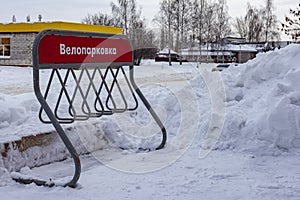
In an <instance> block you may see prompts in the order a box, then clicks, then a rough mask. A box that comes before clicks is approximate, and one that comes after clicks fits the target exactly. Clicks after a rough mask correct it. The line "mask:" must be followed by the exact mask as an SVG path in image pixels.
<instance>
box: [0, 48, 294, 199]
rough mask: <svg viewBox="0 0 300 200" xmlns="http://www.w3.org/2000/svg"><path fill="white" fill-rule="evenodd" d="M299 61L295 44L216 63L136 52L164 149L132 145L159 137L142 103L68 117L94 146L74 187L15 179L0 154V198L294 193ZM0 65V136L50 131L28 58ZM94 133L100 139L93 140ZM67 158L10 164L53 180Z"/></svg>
mask: <svg viewBox="0 0 300 200" xmlns="http://www.w3.org/2000/svg"><path fill="white" fill-rule="evenodd" d="M299 63H300V46H299V45H291V46H288V47H286V48H283V49H281V50H276V51H274V52H269V53H264V54H259V55H258V56H257V58H256V59H254V60H252V61H250V62H248V63H246V64H243V65H238V66H234V65H232V66H230V68H228V69H226V70H224V71H223V72H222V73H219V72H211V68H210V67H209V66H204V65H202V66H199V68H197V66H196V65H195V64H192V63H185V64H184V65H183V66H179V65H178V64H173V66H171V67H168V65H167V64H166V63H153V61H144V62H143V65H142V66H141V67H137V68H136V71H135V75H136V79H137V82H138V85H140V86H141V87H142V91H143V92H144V94H145V96H146V97H147V98H148V100H149V101H150V103H151V104H152V105H153V107H154V109H155V110H156V111H157V113H158V115H159V116H160V117H161V119H162V121H163V122H164V124H165V126H166V128H167V131H168V136H169V138H168V142H167V146H166V147H165V148H164V149H162V150H160V151H151V152H138V153H137V151H136V150H137V149H138V148H139V147H150V148H151V147H154V146H155V144H157V142H159V140H160V135H159V134H155V135H152V134H153V133H157V132H159V130H158V128H157V126H156V124H155V123H153V120H151V117H150V116H149V114H148V113H147V112H146V110H145V108H143V106H140V108H139V109H138V110H137V111H135V112H133V113H126V114H118V115H114V116H112V117H104V118H101V119H100V120H99V121H91V122H84V123H76V124H74V125H72V126H74V127H76V129H75V128H74V129H72V130H74V133H73V134H75V135H79V138H80V140H81V142H82V143H83V144H85V145H86V147H87V148H88V149H89V148H91V149H90V150H94V151H93V152H92V153H91V154H89V155H83V156H82V164H83V173H82V175H81V178H80V180H79V187H77V188H76V189H71V188H61V187H54V188H47V187H37V186H35V185H33V184H32V185H27V186H25V185H20V184H18V183H16V182H14V181H12V180H11V175H12V174H14V172H11V171H9V170H8V169H6V168H5V167H4V165H3V164H2V163H1V162H2V161H1V160H0V194H1V199H2V198H3V199H17V198H22V199H41V198H42V199H54V198H56V199H142V198H144V199H157V198H160V199H195V200H196V199H197V200H198V199H216V200H217V199H218V200H219V199H226V200H227V199H229V200H231V199H249V200H250V199H251V200H252V199H270V200H271V199H272V200H273V199H295V200H296V199H300V168H299V166H300V159H299V156H300V67H299ZM46 74H47V73H46V72H45V73H42V78H41V79H42V80H45V79H44V78H43V77H44V76H45V77H46ZM0 75H1V83H0V85H1V89H0V143H5V142H7V141H12V140H18V139H20V138H21V137H24V136H28V135H36V134H39V133H42V132H48V131H52V130H53V128H52V126H51V125H44V124H42V123H41V122H39V120H38V117H37V112H38V109H39V106H38V103H37V101H36V99H35V97H34V95H33V92H32V71H31V68H16V67H5V66H3V67H0ZM45 82H46V81H43V82H42V84H45ZM93 127H96V128H93ZM99 135H101V137H100V136H99ZM103 135H104V136H105V138H108V139H109V141H110V142H109V143H108V144H106V143H105V142H100V143H97V142H96V141H98V142H99V139H103V138H104V137H103ZM132 136H134V137H132ZM97 144H99V145H104V147H102V148H101V150H99V149H98V150H96V149H97V147H96V146H97ZM153 145H154V146H153ZM118 147H123V148H125V149H127V150H120V149H119V148H118ZM1 148H2V147H1ZM1 148H0V150H1ZM35 153H40V154H47V152H39V151H38V150H36V152H35ZM45 156H46V155H45ZM53 156H55V155H53ZM46 157H47V156H46ZM72 167H73V165H72V162H71V160H70V159H68V160H66V161H63V162H57V163H53V164H51V165H45V166H42V167H37V168H32V169H30V168H28V167H23V168H22V169H21V171H20V173H21V174H25V175H30V176H41V177H44V178H48V177H53V178H57V179H58V180H60V179H65V178H66V176H71V175H72V174H71V172H72Z"/></svg>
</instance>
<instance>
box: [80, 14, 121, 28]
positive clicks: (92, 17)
mask: <svg viewBox="0 0 300 200" xmlns="http://www.w3.org/2000/svg"><path fill="white" fill-rule="evenodd" d="M81 22H82V23H83V24H93V25H102V26H115V27H121V20H120V19H119V18H116V17H113V16H111V15H108V14H103V13H100V12H99V13H96V14H88V15H87V16H86V17H85V18H83V19H82V20H81Z"/></svg>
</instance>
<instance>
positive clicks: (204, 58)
mask: <svg viewBox="0 0 300 200" xmlns="http://www.w3.org/2000/svg"><path fill="white" fill-rule="evenodd" d="M257 53H258V51H257V50H256V49H255V48H254V47H252V46H249V45H247V44H225V45H216V44H208V45H203V46H201V47H193V48H189V49H182V56H184V57H186V58H187V60H188V61H200V62H208V63H211V62H215V63H229V62H237V63H245V62H247V61H248V60H250V59H253V58H255V56H256V54H257Z"/></svg>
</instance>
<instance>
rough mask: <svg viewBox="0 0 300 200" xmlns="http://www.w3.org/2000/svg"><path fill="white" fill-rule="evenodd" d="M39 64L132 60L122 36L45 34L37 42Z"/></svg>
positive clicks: (130, 52)
mask: <svg viewBox="0 0 300 200" xmlns="http://www.w3.org/2000/svg"><path fill="white" fill-rule="evenodd" d="M38 53H39V64H70V63H71V64H72V63H114V62H119V63H120V62H121V63H122V62H132V49H131V46H130V43H129V42H128V40H126V39H124V38H112V37H109V38H105V37H87V36H64V35H45V36H44V37H43V38H42V39H41V41H40V43H39V49H38Z"/></svg>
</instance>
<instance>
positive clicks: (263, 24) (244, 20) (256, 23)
mask: <svg viewBox="0 0 300 200" xmlns="http://www.w3.org/2000/svg"><path fill="white" fill-rule="evenodd" d="M265 2H266V6H265V7H263V8H261V9H258V8H256V7H254V6H252V5H251V4H250V3H248V5H247V12H246V15H245V16H244V17H238V18H236V19H235V21H234V28H235V29H236V31H237V33H238V34H239V36H240V37H243V38H246V39H247V41H248V42H262V41H265V42H267V41H270V40H274V39H276V40H277V39H279V33H278V27H277V22H278V21H277V18H276V16H275V15H274V14H273V10H274V6H273V0H265Z"/></svg>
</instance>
